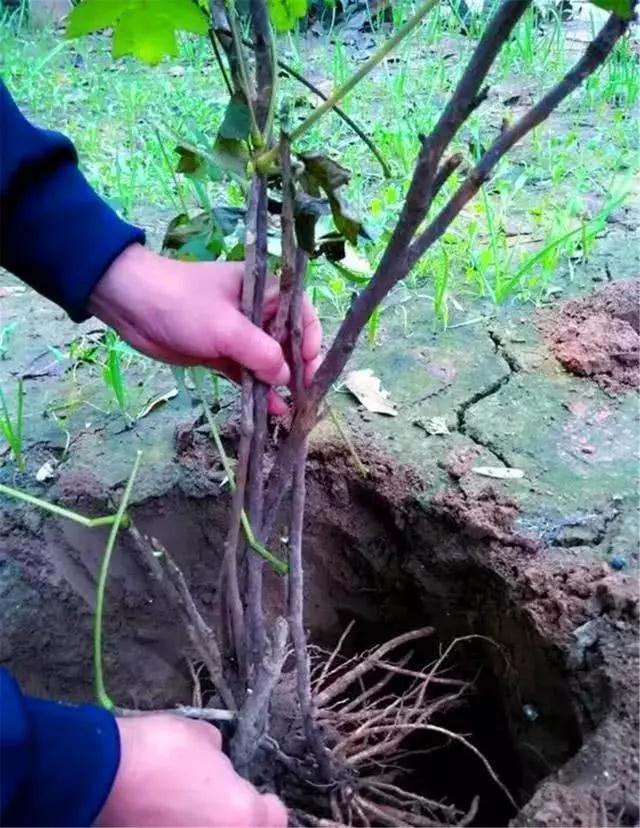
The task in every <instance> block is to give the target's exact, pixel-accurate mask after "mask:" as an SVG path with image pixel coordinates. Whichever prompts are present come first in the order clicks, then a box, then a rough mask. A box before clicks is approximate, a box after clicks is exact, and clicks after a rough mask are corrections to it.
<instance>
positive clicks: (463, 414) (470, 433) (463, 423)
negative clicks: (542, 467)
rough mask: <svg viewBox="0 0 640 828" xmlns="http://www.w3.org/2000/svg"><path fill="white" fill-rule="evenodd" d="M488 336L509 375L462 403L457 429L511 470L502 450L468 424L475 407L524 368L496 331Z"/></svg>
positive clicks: (500, 388)
mask: <svg viewBox="0 0 640 828" xmlns="http://www.w3.org/2000/svg"><path fill="white" fill-rule="evenodd" d="M488 335H489V338H490V339H491V341H492V342H493V345H494V348H495V352H496V354H497V355H498V356H499V357H501V358H502V360H503V362H504V364H505V365H506V366H507V368H508V369H509V370H508V373H506V374H503V375H502V376H501V377H498V379H497V380H494V381H493V382H492V383H490V384H489V385H486V386H485V387H484V388H481V389H480V390H479V391H476V393H475V394H473V395H472V396H471V397H468V398H467V399H466V400H463V401H462V402H461V403H460V405H459V406H458V407H457V408H456V419H457V429H458V431H459V433H460V434H464V436H465V437H468V438H469V439H470V440H471V441H472V442H474V443H475V444H476V445H477V446H480V447H481V448H483V449H486V450H487V451H490V452H491V453H492V454H493V455H494V456H495V457H496V458H497V459H498V460H499V461H500V462H501V463H503V464H504V465H505V466H507V467H508V468H510V467H511V462H510V461H509V460H508V458H507V457H506V456H505V455H504V454H503V453H502V451H501V449H500V448H499V447H497V446H496V445H495V444H494V442H493V441H492V440H489V439H483V438H482V437H481V436H480V435H479V434H478V433H477V432H476V431H475V430H474V429H471V428H470V427H469V425H468V423H467V414H468V412H469V411H470V409H472V408H473V406H475V405H477V404H478V403H479V402H482V400H486V399H487V398H488V397H492V396H493V395H494V394H497V393H498V392H499V391H501V390H502V389H503V388H504V387H505V385H507V383H508V382H509V381H510V380H511V377H512V376H513V375H514V374H515V373H517V372H519V371H520V370H522V366H521V365H520V363H519V361H518V360H517V358H516V357H515V356H514V355H513V354H511V353H509V352H508V351H507V349H506V347H505V344H504V340H503V339H502V338H501V337H500V335H499V334H497V333H496V332H495V331H488Z"/></svg>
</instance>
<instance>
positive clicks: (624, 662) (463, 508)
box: [0, 432, 638, 826]
mask: <svg viewBox="0 0 640 828" xmlns="http://www.w3.org/2000/svg"><path fill="white" fill-rule="evenodd" d="M178 442H179V445H178V446H177V448H178V450H177V451H176V464H178V466H179V467H180V469H182V470H183V471H184V473H185V475H192V474H193V473H194V467H195V466H199V470H200V474H201V478H202V480H203V481H209V483H208V484H207V483H206V482H205V483H203V485H202V488H201V489H200V490H199V491H198V492H197V493H196V494H194V493H193V491H188V487H186V486H185V487H181V486H172V487H170V488H169V489H167V491H165V492H164V493H163V494H162V495H158V496H154V497H150V498H148V499H146V500H144V501H143V502H140V503H138V504H137V506H136V507H135V509H134V510H133V514H134V519H135V520H136V522H137V523H138V524H139V525H140V526H141V527H142V528H143V529H144V530H145V531H146V532H149V533H152V534H154V535H155V536H157V537H158V538H159V539H160V540H161V542H162V543H163V544H165V545H166V546H167V547H168V548H169V549H171V550H172V552H173V554H174V556H175V558H176V559H177V560H178V562H179V564H180V565H181V566H182V568H183V569H184V572H185V575H186V577H187V578H188V580H189V583H190V584H191V585H192V588H193V592H194V595H195V598H196V600H197V601H198V603H199V605H200V607H201V609H202V611H203V612H205V614H207V613H210V612H211V610H212V607H213V601H214V597H215V596H214V594H213V592H212V589H211V587H210V586H209V585H210V584H215V583H216V578H215V570H216V566H217V562H218V560H219V558H218V554H219V553H218V550H220V549H221V548H222V538H223V532H224V526H225V515H226V513H227V507H228V500H227V497H226V496H224V495H220V494H219V487H218V485H217V483H216V473H217V471H218V466H219V464H218V462H217V459H216V458H215V456H214V455H213V453H212V450H211V447H210V444H209V441H208V439H207V438H206V437H205V436H204V435H200V434H198V433H197V432H194V433H192V435H191V437H190V439H189V440H188V442H187V444H185V437H184V434H182V435H181V436H180V439H179V441H178ZM358 452H359V454H360V457H361V459H362V461H363V462H364V463H365V465H366V466H367V468H368V469H369V475H368V477H367V478H366V479H363V478H361V477H359V476H358V474H357V473H356V472H355V471H354V469H353V467H352V463H351V459H350V457H349V455H348V453H345V451H344V448H343V446H342V445H341V444H339V445H336V444H333V443H331V442H326V441H322V442H321V443H319V444H316V445H315V446H314V447H313V449H312V452H311V455H310V460H309V473H308V477H309V483H308V509H307V515H306V524H305V544H306V547H305V548H306V554H307V556H308V562H309V563H308V567H307V591H308V594H307V604H306V606H307V609H308V616H307V617H308V622H309V626H310V629H311V636H312V639H313V641H314V642H315V643H317V644H319V645H322V646H325V647H332V646H333V645H334V643H335V642H336V640H337V638H338V637H339V635H340V633H341V632H342V631H343V630H344V628H345V626H346V625H347V623H348V622H349V621H351V620H352V619H356V621H357V623H356V628H355V638H354V639H353V644H352V646H353V647H354V648H356V649H358V648H360V649H361V648H363V647H368V646H371V645H372V644H376V643H380V642H381V641H384V640H386V639H388V638H389V637H391V636H392V635H394V634H396V633H398V632H401V631H406V630H408V629H412V628H415V627H419V626H424V625H425V624H433V625H434V626H435V627H436V629H437V634H438V639H437V642H435V644H434V646H435V647H439V646H442V645H444V644H446V643H448V642H450V641H451V640H452V639H454V638H457V637H460V636H464V635H469V634H475V635H481V636H486V637H487V638H488V639H491V640H492V641H493V642H495V643H497V644H498V645H499V648H500V649H497V648H496V647H495V646H494V645H493V644H489V643H488V642H483V641H475V642H470V643H469V644H468V645H466V644H465V645H461V647H460V649H459V651H458V653H457V656H456V658H455V659H454V660H453V661H452V663H451V664H450V669H451V670H452V671H453V672H454V674H455V675H458V676H462V677H466V678H473V679H474V681H475V687H476V690H475V693H474V695H473V696H472V698H471V700H470V701H469V703H468V705H467V706H466V707H465V708H464V710H463V711H462V712H461V713H456V714H455V715H453V717H449V718H447V719H446V720H445V725H446V726H449V727H451V728H457V729H459V730H462V731H463V732H465V733H467V735H468V736H469V738H470V739H471V740H472V741H473V742H474V744H476V745H477V746H478V747H479V748H480V749H481V750H483V751H484V753H485V754H486V756H487V758H488V759H489V760H490V762H491V763H492V765H493V767H494V769H495V770H496V772H497V773H498V774H499V776H500V777H501V778H502V779H503V781H504V782H505V784H507V786H508V787H509V789H510V790H511V791H512V793H513V795H514V796H515V797H516V799H517V801H518V802H519V803H521V804H522V806H523V807H522V810H521V811H520V812H519V813H517V814H516V813H514V810H513V808H512V807H511V806H510V805H509V803H508V801H506V799H505V798H504V796H503V794H501V792H500V791H499V790H498V789H497V788H496V787H495V785H494V784H493V782H492V781H491V780H490V779H489V778H488V776H487V774H486V772H485V771H484V769H483V767H482V765H481V764H480V763H479V762H478V761H477V759H475V757H473V756H472V755H471V754H469V753H468V752H467V751H465V749H464V748H463V747H460V748H458V747H451V746H449V747H448V748H446V749H443V750H440V751H438V752H437V753H436V754H435V756H436V757H437V758H435V759H430V758H427V759H425V760H424V762H422V763H421V764H418V765H413V766H411V767H410V768H407V773H408V774H409V775H410V778H412V779H414V780H415V779H418V780H419V784H418V789H419V791H420V792H421V793H423V794H424V795H428V796H434V797H437V798H446V799H447V800H449V801H452V802H453V803H455V804H456V805H458V806H459V807H461V808H468V807H469V804H470V802H471V800H472V798H473V796H475V795H476V794H479V795H480V809H479V811H478V815H477V817H476V820H475V822H474V823H473V824H476V825H507V824H512V825H522V826H524V825H556V826H559V825H585V826H587V825H588V826H595V825H605V824H606V825H635V824H637V803H636V799H635V792H636V791H637V781H638V780H637V770H638V764H637V756H638V745H637V734H638V710H637V694H638V671H637V662H636V658H637V653H636V628H637V621H638V599H637V594H636V590H635V584H634V581H633V579H632V578H630V577H625V576H620V575H612V574H611V572H610V570H609V569H608V568H607V567H606V566H604V565H603V564H597V563H588V564H587V563H585V564H577V563H576V562H575V560H570V559H569V558H564V559H563V558H559V557H558V556H556V555H553V556H550V555H549V554H548V553H546V552H545V551H544V550H542V549H539V548H537V551H536V548H533V547H532V546H531V545H529V544H526V543H523V542H522V536H521V535H520V534H519V532H518V531H517V530H516V528H515V524H514V521H515V519H516V518H517V513H518V507H517V505H516V504H515V503H514V502H513V501H510V500H508V499H505V498H503V497H502V496H500V495H498V494H497V493H496V492H494V491H493V490H492V489H491V487H486V488H484V489H480V490H478V491H477V492H476V493H474V494H473V495H471V494H468V493H467V494H464V495H463V494H462V493H461V492H460V491H459V490H457V489H455V488H454V489H451V490H450V491H449V492H447V493H443V494H442V495H441V496H440V497H438V498H435V499H434V500H433V502H431V503H429V504H425V502H424V501H423V500H421V497H420V492H421V491H422V490H423V489H424V485H425V484H424V481H422V480H421V478H420V477H419V476H418V475H417V474H416V472H415V470H413V469H411V468H409V467H406V466H402V465H400V464H398V463H397V461H395V460H393V459H392V458H391V457H390V456H388V455H387V454H385V453H384V452H382V451H381V450H380V449H379V448H377V447H376V446H375V445H373V444H371V443H363V444H360V445H358ZM207 486H208V488H207ZM57 494H58V496H59V499H60V500H62V501H63V502H66V503H72V504H74V506H75V507H76V508H78V509H79V510H81V511H82V512H84V513H98V512H100V511H102V510H104V509H105V506H106V503H107V500H108V492H107V490H106V489H105V487H104V485H102V484H101V483H100V482H99V481H98V480H97V479H96V478H95V476H94V475H93V474H92V473H91V472H89V471H87V470H85V471H84V472H82V473H79V472H78V471H77V470H75V471H73V472H71V471H70V472H68V473H66V474H64V475H63V476H62V477H61V479H60V481H59V483H58V486H57ZM0 520H1V524H0V535H1V536H2V538H3V546H2V559H3V562H2V568H0V585H1V587H2V592H3V593H4V594H3V600H2V602H0V607H1V608H2V618H1V619H0V620H1V621H2V628H3V631H4V635H3V639H2V648H1V651H0V661H1V662H2V663H3V664H5V665H6V666H9V667H10V668H11V669H12V670H13V671H14V672H15V673H17V675H18V677H19V678H20V679H21V681H22V682H23V683H24V685H25V687H26V688H27V689H28V690H29V691H31V692H33V693H37V694H41V695H46V696H51V697H56V698H60V699H67V700H76V701H80V700H88V699H90V698H91V696H92V688H91V680H90V674H91V671H90V644H89V642H90V622H91V603H92V591H93V578H94V574H95V570H96V568H97V565H98V562H99V557H100V549H101V543H102V541H103V538H101V537H100V536H99V535H96V534H95V533H89V532H87V531H86V530H84V529H79V528H77V527H72V528H70V527H69V525H68V524H66V523H61V522H60V523H59V522H57V521H55V520H49V519H42V518H40V517H39V516H38V515H36V514H34V513H33V511H30V510H23V509H21V508H15V509H13V508H12V509H8V510H5V511H4V512H3V514H2V517H1V518H0ZM268 589H269V591H270V595H271V598H272V602H273V603H274V605H275V602H276V601H277V600H278V596H279V594H280V584H279V582H278V580H277V578H276V577H275V576H274V577H273V578H271V579H269V584H268ZM107 617H108V621H107V625H106V630H105V637H106V642H107V651H106V674H107V677H108V683H109V688H110V692H111V694H112V696H113V697H114V698H116V699H117V700H118V702H119V703H120V704H121V705H123V706H139V707H141V708H153V707H167V706H172V705H173V704H175V703H188V702H190V701H191V689H192V687H191V680H190V677H189V673H188V670H187V667H186V664H185V658H184V656H185V653H187V652H188V648H186V647H185V641H184V637H183V635H182V632H181V630H179V629H176V624H175V619H174V613H173V611H172V608H171V607H168V606H166V605H165V604H164V603H163V600H162V599H161V598H160V597H159V596H158V595H157V594H155V591H154V589H153V587H152V585H151V584H150V583H149V581H148V580H147V579H146V578H145V576H144V572H143V571H142V569H141V567H140V566H139V565H138V562H137V559H136V558H135V556H134V554H133V550H132V549H131V548H129V546H128V544H127V543H126V542H125V543H124V544H123V546H122V548H121V549H120V550H119V553H118V555H117V556H116V560H115V561H114V565H113V572H112V575H111V578H110V586H109V590H108V598H107ZM426 657H427V653H425V658H426ZM142 665H143V666H142ZM428 746H429V744H428V742H425V743H424V745H423V744H420V745H419V747H420V748H423V747H425V748H426V747H428ZM284 787H285V789H286V782H285V783H284ZM605 819H606V821H603V820H605Z"/></svg>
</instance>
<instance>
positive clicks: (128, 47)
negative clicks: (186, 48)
mask: <svg viewBox="0 0 640 828" xmlns="http://www.w3.org/2000/svg"><path fill="white" fill-rule="evenodd" d="M112 54H113V56H114V58H118V57H122V56H123V55H133V56H134V57H137V58H138V59H139V60H141V61H142V62H143V63H149V64H151V65H153V64H156V63H159V62H160V61H161V60H162V58H163V57H165V56H167V55H171V56H175V55H177V54H178V41H177V40H176V32H175V29H174V27H173V24H172V22H171V20H170V19H169V18H167V17H165V16H164V15H155V16H152V15H150V14H149V13H148V11H147V9H146V8H145V7H143V6H138V5H137V4H136V6H134V7H133V8H131V9H128V10H127V12H126V13H125V14H123V15H122V16H121V17H120V19H119V20H118V22H117V23H116V27H115V31H114V33H113V47H112Z"/></svg>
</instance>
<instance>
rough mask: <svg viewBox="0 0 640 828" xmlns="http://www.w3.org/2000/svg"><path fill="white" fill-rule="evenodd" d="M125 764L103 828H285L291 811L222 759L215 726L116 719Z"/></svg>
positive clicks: (165, 717) (158, 717)
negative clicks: (133, 827) (260, 791)
mask: <svg viewBox="0 0 640 828" xmlns="http://www.w3.org/2000/svg"><path fill="white" fill-rule="evenodd" d="M117 722H118V729H119V731H120V744H121V748H120V750H121V758H120V766H119V768H118V771H117V773H116V778H115V781H114V783H113V787H112V788H111V792H110V793H109V796H108V797H107V801H106V802H105V804H104V806H103V808H102V811H101V813H100V815H99V817H98V819H97V821H96V823H95V824H96V825H97V826H103V827H104V828H119V827H120V826H136V828H147V827H148V826H158V828H166V827H167V826H170V828H181V826H185V828H187V826H188V828H200V826H209V827H210V826H217V828H232V826H233V828H285V826H286V825H287V812H286V809H285V807H284V805H283V804H282V803H281V802H280V800H279V799H278V798H277V797H276V796H274V795H273V794H260V793H258V791H257V790H256V789H255V788H254V787H253V785H251V784H250V783H249V782H247V780H246V779H242V777H240V776H238V774H237V773H236V772H235V771H234V769H233V767H232V765H231V762H230V761H229V759H228V758H227V757H226V756H225V755H224V754H223V753H222V750H221V746H222V738H221V736H220V731H219V730H217V728H215V727H213V726H212V725H210V724H208V723H206V722H200V721H193V720H189V719H184V718H180V717H178V716H173V715H171V714H167V713H157V714H154V715H149V716H134V717H131V718H124V719H118V720H117Z"/></svg>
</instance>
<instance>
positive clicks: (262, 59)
mask: <svg viewBox="0 0 640 828" xmlns="http://www.w3.org/2000/svg"><path fill="white" fill-rule="evenodd" d="M249 12H250V15H249V16H250V18H251V28H252V30H253V39H254V46H253V51H254V55H255V68H256V80H257V84H256V86H257V93H258V94H257V100H256V118H257V121H258V127H259V129H260V131H261V133H262V137H263V140H264V142H265V143H267V144H268V142H269V138H270V135H269V133H270V132H271V126H272V123H273V107H274V99H275V82H276V76H275V71H274V68H275V44H274V42H273V34H272V32H271V25H270V23H269V15H268V13H267V5H266V3H265V0H249Z"/></svg>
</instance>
